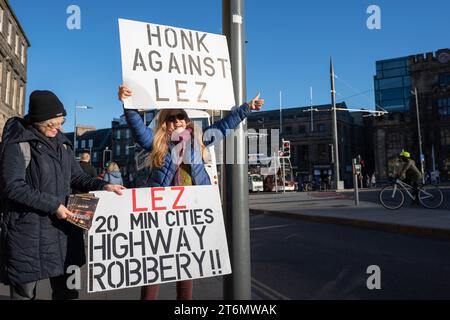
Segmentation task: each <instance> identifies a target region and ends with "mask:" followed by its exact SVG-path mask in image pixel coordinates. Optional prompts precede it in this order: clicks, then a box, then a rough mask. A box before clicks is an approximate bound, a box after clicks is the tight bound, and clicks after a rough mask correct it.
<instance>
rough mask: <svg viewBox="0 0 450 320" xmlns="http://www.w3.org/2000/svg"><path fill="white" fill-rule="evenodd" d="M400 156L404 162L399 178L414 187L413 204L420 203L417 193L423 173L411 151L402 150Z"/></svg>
mask: <svg viewBox="0 0 450 320" xmlns="http://www.w3.org/2000/svg"><path fill="white" fill-rule="evenodd" d="M399 158H400V160H401V162H402V163H403V166H402V168H401V170H400V172H399V173H398V178H399V179H401V180H402V181H403V182H405V183H407V184H409V185H411V186H412V187H413V190H412V192H413V196H414V200H413V204H418V203H419V201H418V196H417V194H418V192H419V183H420V181H421V180H422V173H421V172H420V170H419V169H418V168H417V166H416V163H415V161H414V160H413V159H411V154H410V153H409V152H407V151H402V152H400V154H399Z"/></svg>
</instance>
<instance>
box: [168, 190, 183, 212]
mask: <svg viewBox="0 0 450 320" xmlns="http://www.w3.org/2000/svg"><path fill="white" fill-rule="evenodd" d="M170 189H171V190H179V191H180V193H178V196H177V198H176V199H175V203H174V204H173V208H172V209H186V206H185V205H184V206H179V205H178V201H180V198H181V196H182V194H183V192H184V187H172V188H170Z"/></svg>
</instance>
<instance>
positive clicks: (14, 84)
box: [11, 79, 19, 111]
mask: <svg viewBox="0 0 450 320" xmlns="http://www.w3.org/2000/svg"><path fill="white" fill-rule="evenodd" d="M16 97H17V79H14V80H13V91H12V104H11V107H12V109H13V110H16V111H19V110H17V104H16V103H17V99H16Z"/></svg>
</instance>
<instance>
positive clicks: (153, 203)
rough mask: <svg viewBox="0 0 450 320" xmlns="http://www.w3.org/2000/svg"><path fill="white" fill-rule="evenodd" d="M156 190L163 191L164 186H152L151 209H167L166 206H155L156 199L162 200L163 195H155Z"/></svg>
mask: <svg viewBox="0 0 450 320" xmlns="http://www.w3.org/2000/svg"><path fill="white" fill-rule="evenodd" d="M156 191H164V188H152V210H167V208H166V207H157V206H156V201H161V200H163V197H156V196H155V192H156Z"/></svg>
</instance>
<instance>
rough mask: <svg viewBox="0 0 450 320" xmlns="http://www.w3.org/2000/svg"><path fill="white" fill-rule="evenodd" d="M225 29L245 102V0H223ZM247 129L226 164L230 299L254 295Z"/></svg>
mask: <svg viewBox="0 0 450 320" xmlns="http://www.w3.org/2000/svg"><path fill="white" fill-rule="evenodd" d="M222 32H223V34H224V35H226V37H227V40H228V49H229V51H230V59H231V71H232V75H233V87H234V95H235V98H236V103H237V105H241V104H242V103H244V102H245V101H246V98H247V97H246V94H245V92H246V74H245V52H244V49H245V48H244V43H245V34H244V0H222ZM246 131H247V121H246V120H244V121H243V122H241V124H240V125H239V126H238V127H237V128H236V130H235V137H236V144H235V146H236V148H235V151H236V152H234V154H235V158H236V160H237V161H238V163H237V164H227V165H226V181H225V183H226V190H227V198H226V202H227V204H226V211H225V212H226V215H225V223H226V226H227V239H228V248H229V251H230V260H231V266H232V269H233V273H232V274H231V275H226V276H225V277H224V278H225V280H224V286H223V292H224V299H227V300H250V299H251V298H252V294H251V268H250V221H249V209H248V162H247V161H248V156H247V145H246V142H247V137H246V135H245V133H246ZM228 147H229V146H227V149H228ZM226 151H228V150H226ZM223 200H225V199H223Z"/></svg>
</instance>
